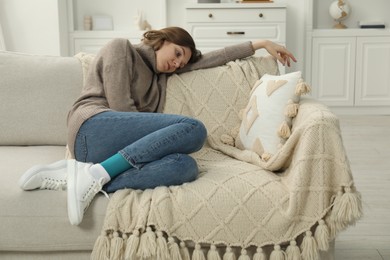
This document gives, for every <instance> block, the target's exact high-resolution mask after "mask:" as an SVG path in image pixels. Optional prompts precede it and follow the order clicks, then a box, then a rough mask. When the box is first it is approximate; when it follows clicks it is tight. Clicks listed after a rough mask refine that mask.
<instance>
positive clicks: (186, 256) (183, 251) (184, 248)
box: [180, 241, 191, 260]
mask: <svg viewBox="0 0 390 260" xmlns="http://www.w3.org/2000/svg"><path fill="white" fill-rule="evenodd" d="M180 255H181V258H182V259H183V260H191V257H190V252H189V251H188V248H187V246H186V243H184V242H183V241H181V242H180Z"/></svg>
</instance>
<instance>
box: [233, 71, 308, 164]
mask: <svg viewBox="0 0 390 260" xmlns="http://www.w3.org/2000/svg"><path fill="white" fill-rule="evenodd" d="M309 91H310V88H309V86H308V85H307V84H306V83H305V82H303V80H302V74H301V72H300V71H297V72H293V73H289V74H284V75H280V76H274V75H269V74H265V75H264V76H263V77H261V79H260V80H258V81H257V82H256V83H255V85H254V87H253V89H252V91H251V97H250V99H249V103H248V105H247V107H246V108H245V109H244V111H243V114H242V122H241V126H240V130H239V133H238V136H237V137H236V140H235V145H236V146H237V147H238V148H240V149H247V150H252V151H254V152H256V153H257V154H259V155H260V156H261V158H262V159H263V160H265V161H267V160H268V159H269V158H271V156H272V155H273V154H275V153H276V152H277V150H278V149H279V148H280V147H281V145H283V144H284V143H285V141H286V140H287V139H288V137H289V136H290V134H291V127H292V118H293V117H295V116H296V114H297V112H298V106H299V100H300V95H301V94H304V93H307V92H309Z"/></svg>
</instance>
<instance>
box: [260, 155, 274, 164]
mask: <svg viewBox="0 0 390 260" xmlns="http://www.w3.org/2000/svg"><path fill="white" fill-rule="evenodd" d="M271 157H272V154H270V153H263V154H262V155H261V159H262V160H263V161H266V162H267V161H268V160H269V159H271Z"/></svg>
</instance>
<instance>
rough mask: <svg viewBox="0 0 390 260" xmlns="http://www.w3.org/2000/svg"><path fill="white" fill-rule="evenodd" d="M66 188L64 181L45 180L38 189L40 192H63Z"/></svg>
mask: <svg viewBox="0 0 390 260" xmlns="http://www.w3.org/2000/svg"><path fill="white" fill-rule="evenodd" d="M66 187H67V185H66V180H58V179H51V178H45V179H44V180H43V182H42V185H41V187H40V189H41V190H60V189H61V190H65V189H66Z"/></svg>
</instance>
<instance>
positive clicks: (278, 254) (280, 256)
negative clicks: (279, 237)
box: [269, 245, 286, 260]
mask: <svg viewBox="0 0 390 260" xmlns="http://www.w3.org/2000/svg"><path fill="white" fill-rule="evenodd" d="M285 255H286V253H285V252H283V250H282V249H281V247H280V245H275V247H274V250H273V251H272V252H271V255H270V257H269V260H285Z"/></svg>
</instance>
